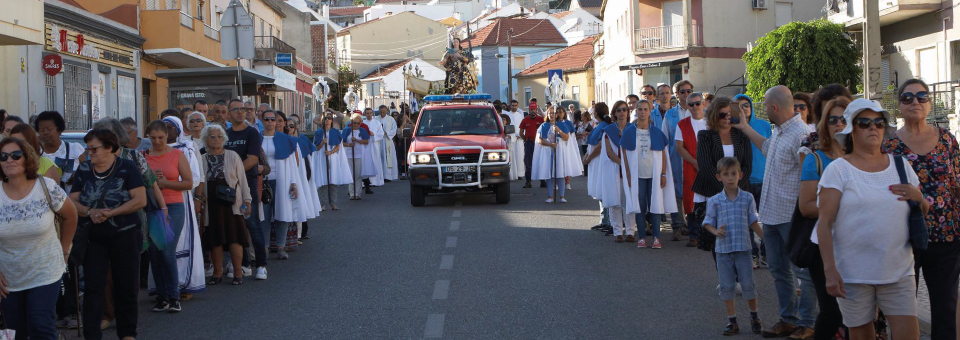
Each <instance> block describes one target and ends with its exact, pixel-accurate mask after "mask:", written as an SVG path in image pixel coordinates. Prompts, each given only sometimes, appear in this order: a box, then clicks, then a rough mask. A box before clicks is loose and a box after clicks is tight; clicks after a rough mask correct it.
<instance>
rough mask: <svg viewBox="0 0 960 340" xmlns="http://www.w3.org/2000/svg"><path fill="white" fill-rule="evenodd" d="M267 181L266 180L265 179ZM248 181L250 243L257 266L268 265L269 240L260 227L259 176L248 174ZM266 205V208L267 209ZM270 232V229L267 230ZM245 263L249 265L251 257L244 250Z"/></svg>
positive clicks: (248, 229)
mask: <svg viewBox="0 0 960 340" xmlns="http://www.w3.org/2000/svg"><path fill="white" fill-rule="evenodd" d="M264 182H266V181H264ZM247 183H249V184H250V198H251V202H250V217H247V218H246V220H247V231H249V232H250V243H252V244H253V254H254V256H255V257H256V258H255V262H254V264H256V266H257V267H266V266H267V242H266V241H265V239H264V237H263V229H262V228H261V227H260V209H259V208H258V206H259V205H260V192H259V191H258V190H257V177H256V176H254V177H252V178H251V177H250V176H247ZM266 208H267V207H266V206H264V210H266ZM267 231H268V232H269V229H268V230H267ZM243 257H244V260H243V265H245V266H248V265H249V264H250V259H249V258H247V252H243Z"/></svg>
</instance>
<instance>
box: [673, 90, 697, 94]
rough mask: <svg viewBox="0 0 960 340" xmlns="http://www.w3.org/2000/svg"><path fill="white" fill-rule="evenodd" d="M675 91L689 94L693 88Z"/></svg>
mask: <svg viewBox="0 0 960 340" xmlns="http://www.w3.org/2000/svg"><path fill="white" fill-rule="evenodd" d="M677 93H679V94H691V93H693V90H680V91H677Z"/></svg>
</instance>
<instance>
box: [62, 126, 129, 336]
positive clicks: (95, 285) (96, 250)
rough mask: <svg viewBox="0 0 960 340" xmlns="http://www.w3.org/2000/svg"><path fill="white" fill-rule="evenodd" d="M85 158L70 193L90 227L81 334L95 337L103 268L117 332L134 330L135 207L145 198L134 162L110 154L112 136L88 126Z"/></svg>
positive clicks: (115, 144)
mask: <svg viewBox="0 0 960 340" xmlns="http://www.w3.org/2000/svg"><path fill="white" fill-rule="evenodd" d="M83 141H84V142H85V143H86V144H87V148H86V149H87V154H88V155H89V157H90V160H89V161H85V162H83V163H82V164H81V165H80V166H79V167H78V168H77V173H76V178H75V180H74V182H73V187H72V188H71V193H70V199H71V200H73V202H74V204H75V205H76V206H77V211H78V212H79V216H81V217H82V218H81V220H80V223H81V225H83V227H84V228H87V230H88V232H89V245H88V246H87V249H86V253H85V254H84V255H85V258H84V262H83V267H84V278H85V290H84V299H83V333H84V334H83V337H84V338H88V339H100V338H101V337H102V334H101V331H100V321H101V319H100V317H101V316H102V315H103V305H104V287H105V285H106V278H107V268H110V269H112V272H113V292H112V293H113V301H114V305H115V308H116V311H117V337H119V338H121V339H134V338H136V336H137V291H138V288H139V276H140V273H139V272H140V249H141V246H142V243H143V235H142V234H141V230H140V226H141V223H142V221H141V220H140V217H139V216H138V215H137V211H139V210H140V209H143V207H144V206H146V204H147V200H146V191H145V189H144V186H143V178H142V177H141V176H140V169H138V168H137V165H136V163H134V162H133V161H130V160H126V159H121V158H119V157H117V155H116V154H115V153H116V152H117V151H118V150H119V149H120V142H119V141H118V140H117V136H116V135H114V133H113V132H112V131H110V130H107V129H93V130H91V131H90V132H88V133H87V135H86V136H84V138H83Z"/></svg>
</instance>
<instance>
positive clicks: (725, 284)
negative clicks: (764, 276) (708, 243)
mask: <svg viewBox="0 0 960 340" xmlns="http://www.w3.org/2000/svg"><path fill="white" fill-rule="evenodd" d="M715 255H716V256H717V276H718V277H719V278H720V300H723V301H729V300H733V297H734V296H736V293H735V290H736V287H737V282H740V289H741V290H742V291H743V298H744V299H745V300H753V299H756V298H757V285H756V284H755V283H754V281H753V259H752V258H751V257H750V252H749V251H735V252H732V253H716V254H715Z"/></svg>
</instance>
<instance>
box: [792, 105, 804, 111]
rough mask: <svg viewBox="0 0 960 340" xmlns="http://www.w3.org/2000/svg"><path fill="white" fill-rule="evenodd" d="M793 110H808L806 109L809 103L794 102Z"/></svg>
mask: <svg viewBox="0 0 960 340" xmlns="http://www.w3.org/2000/svg"><path fill="white" fill-rule="evenodd" d="M793 110H794V111H806V110H807V104H794V105H793Z"/></svg>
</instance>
